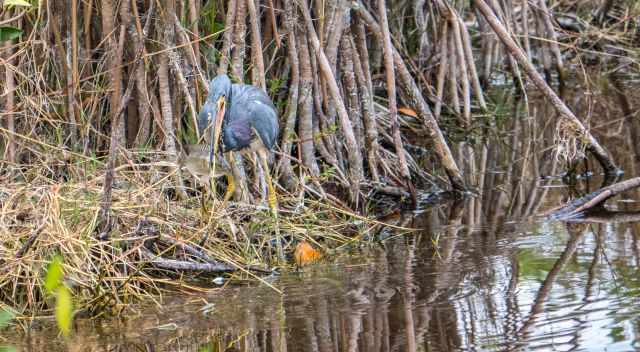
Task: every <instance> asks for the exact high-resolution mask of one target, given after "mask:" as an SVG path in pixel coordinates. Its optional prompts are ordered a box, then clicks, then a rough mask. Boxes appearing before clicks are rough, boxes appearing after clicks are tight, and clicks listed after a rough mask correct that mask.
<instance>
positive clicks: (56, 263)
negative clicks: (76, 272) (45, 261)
mask: <svg viewBox="0 0 640 352" xmlns="http://www.w3.org/2000/svg"><path fill="white" fill-rule="evenodd" d="M62 275H63V272H62V258H61V257H60V256H58V255H56V256H55V257H53V260H52V261H51V263H49V265H48V266H47V273H46V274H45V278H44V287H45V289H46V290H47V293H48V294H53V292H54V291H55V290H56V288H58V286H60V283H61V282H62Z"/></svg>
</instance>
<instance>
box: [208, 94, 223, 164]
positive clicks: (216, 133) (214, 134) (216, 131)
mask: <svg viewBox="0 0 640 352" xmlns="http://www.w3.org/2000/svg"><path fill="white" fill-rule="evenodd" d="M216 105H217V106H216V107H217V109H216V110H217V112H216V120H215V125H214V128H212V129H211V142H212V143H213V144H212V148H211V151H210V154H209V167H212V165H213V160H214V158H215V155H216V154H217V153H218V142H219V141H220V132H221V130H222V120H223V119H224V114H225V109H226V101H225V97H220V98H219V99H218V101H217V102H216Z"/></svg>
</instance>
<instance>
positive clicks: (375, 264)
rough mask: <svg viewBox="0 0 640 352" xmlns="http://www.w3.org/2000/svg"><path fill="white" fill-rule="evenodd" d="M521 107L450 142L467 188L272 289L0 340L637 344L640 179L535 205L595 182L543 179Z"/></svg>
mask: <svg viewBox="0 0 640 352" xmlns="http://www.w3.org/2000/svg"><path fill="white" fill-rule="evenodd" d="M621 84H622V83H619V82H615V83H612V87H614V88H615V89H614V91H616V90H618V91H619V90H620V89H621V87H623V86H621ZM597 93H598V92H592V94H591V95H589V96H585V95H582V94H581V93H580V94H577V93H576V96H575V97H571V96H569V97H566V98H567V100H568V101H571V102H573V104H572V105H573V108H574V109H575V110H576V111H577V112H578V114H579V115H580V116H594V120H593V121H592V125H596V126H599V127H598V129H597V136H598V138H600V140H601V142H602V143H603V144H604V145H606V146H608V147H609V148H610V150H611V152H612V153H613V154H614V158H615V159H616V160H617V161H618V162H620V163H621V165H622V166H623V168H624V169H625V170H626V172H627V174H628V175H630V176H636V175H637V173H636V170H637V169H636V164H635V160H637V158H638V153H637V152H636V149H637V146H638V143H636V142H635V141H637V140H638V139H636V138H635V137H634V136H635V133H636V132H637V133H638V135H640V132H638V131H640V130H638V128H636V126H634V124H636V122H634V121H636V120H637V117H638V116H637V114H638V113H637V112H635V113H634V112H633V111H634V107H635V109H637V107H638V106H640V104H639V103H638V101H637V100H638V97H633V96H631V95H628V94H626V95H623V98H621V97H620V94H617V93H616V95H615V97H616V99H618V102H619V103H618V104H612V103H611V99H607V98H606V97H604V98H603V96H600V98H599V99H598V94H597ZM568 94H570V92H569V93H568ZM529 99H530V100H532V99H535V97H533V96H530V97H529ZM634 99H635V100H634ZM530 106H531V108H530V109H529V111H527V109H526V107H525V106H524V105H522V104H515V107H514V109H513V111H511V112H509V114H512V115H513V116H517V118H508V119H503V120H502V121H499V123H498V125H497V126H496V129H497V131H499V132H498V133H497V138H496V136H493V137H491V136H486V140H487V141H488V140H491V142H481V143H478V144H477V145H475V146H473V148H472V147H471V146H470V145H468V144H467V145H464V144H463V145H461V146H459V148H457V152H458V160H464V162H463V169H464V171H465V174H466V175H467V177H468V180H467V181H468V182H470V183H472V184H475V185H477V186H478V197H475V198H470V199H467V200H464V201H462V202H449V203H446V204H440V205H438V206H435V207H432V208H429V209H428V210H426V211H424V212H423V213H420V214H417V215H416V214H399V215H397V217H396V218H395V219H388V220H389V221H392V222H394V223H396V224H399V225H403V226H410V227H416V228H420V229H424V230H422V231H420V232H418V233H415V234H411V235H406V236H396V237H392V238H389V239H387V240H385V241H383V242H382V243H381V244H375V245H372V246H370V247H368V248H364V249H358V250H355V249H354V253H353V255H346V254H345V255H343V256H341V257H340V258H339V259H338V260H337V262H333V263H330V264H329V263H325V264H320V265H318V266H315V267H310V268H308V269H305V270H304V271H303V272H297V273H287V274H284V275H283V276H282V277H280V278H278V279H277V280H276V281H275V282H274V283H273V284H274V285H275V286H277V287H278V288H279V289H280V290H282V292H283V294H282V295H280V294H278V293H276V292H275V291H273V290H272V289H270V288H269V287H266V286H260V285H258V286H252V287H232V288H226V289H224V290H221V291H220V292H215V293H212V294H205V293H201V294H193V295H191V296H187V297H172V298H168V297H167V298H165V300H164V301H163V304H162V306H160V307H157V306H153V307H138V308H136V309H133V310H132V311H131V312H128V313H127V315H126V316H123V317H121V318H120V319H111V320H97V321H93V320H78V321H77V326H76V327H75V328H76V329H75V330H76V331H77V333H76V335H75V336H74V337H73V338H72V339H71V340H70V341H67V342H65V341H63V340H62V339H60V338H58V337H57V336H56V334H57V332H56V330H55V327H54V326H53V325H52V324H47V323H44V324H39V326H33V327H31V328H30V329H29V330H26V332H24V331H23V332H21V333H15V332H14V333H12V335H11V337H10V338H8V339H7V340H6V341H2V343H5V342H6V343H11V344H15V345H18V347H19V348H20V349H22V350H25V351H40V350H51V351H54V350H67V349H70V350H82V351H289V352H291V351H313V352H315V351H319V352H327V351H380V352H387V351H459V350H483V351H484V350H495V351H504V350H558V351H568V350H591V351H602V350H604V349H605V348H607V349H608V350H620V351H626V350H637V349H640V305H638V304H637V302H639V301H640V275H639V274H638V268H639V267H640V241H639V236H640V222H638V220H639V218H640V216H638V214H637V212H635V211H637V210H638V206H637V204H638V203H637V202H635V201H633V200H638V199H640V193H639V191H637V190H636V191H632V192H629V193H628V194H625V195H622V196H619V197H617V198H615V199H612V200H610V201H609V205H610V207H609V209H608V210H603V211H602V212H600V213H594V214H591V215H590V217H589V218H588V219H583V220H581V221H576V222H572V223H562V222H552V221H545V220H540V219H536V218H535V217H533V216H534V215H536V214H539V213H541V212H544V211H546V210H548V209H550V208H552V207H555V206H558V205H560V204H563V203H564V202H567V201H568V200H570V199H572V198H573V197H577V196H580V195H583V194H585V193H587V192H590V191H593V190H595V189H596V188H597V187H599V186H600V185H601V183H602V181H603V180H602V178H599V177H598V175H597V173H598V172H597V169H596V176H594V177H593V178H586V179H579V180H574V181H573V182H571V187H566V186H565V185H564V183H563V181H562V179H561V178H559V177H544V176H554V175H556V174H557V173H558V172H559V170H562V169H564V167H565V166H564V165H561V164H559V163H560V162H559V161H558V159H556V158H555V157H554V155H553V150H552V148H551V146H552V145H553V136H554V129H555V126H554V125H553V121H554V119H552V117H553V116H554V114H555V113H554V111H552V109H551V107H550V106H548V104H530ZM634 114H635V115H634ZM596 115H598V116H601V117H605V118H606V117H607V116H619V117H622V118H620V119H619V120H614V119H612V120H611V121H613V123H611V122H607V120H605V119H602V121H600V120H601V119H596V118H595V116H596ZM490 138H493V139H490ZM589 163H590V164H591V165H590V166H593V165H595V163H592V162H589ZM576 167H577V169H578V172H579V173H580V172H582V171H584V168H585V165H582V164H580V165H576ZM612 211H615V213H614V214H612ZM6 336H8V335H5V337H6Z"/></svg>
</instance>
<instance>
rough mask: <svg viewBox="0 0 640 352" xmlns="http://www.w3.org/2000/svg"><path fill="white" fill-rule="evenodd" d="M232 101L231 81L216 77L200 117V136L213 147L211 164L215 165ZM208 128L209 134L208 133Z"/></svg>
mask: <svg viewBox="0 0 640 352" xmlns="http://www.w3.org/2000/svg"><path fill="white" fill-rule="evenodd" d="M230 99H231V80H230V79H229V77H227V75H218V76H216V77H215V78H214V79H213V80H211V83H210V84H209V95H208V96H207V100H206V101H205V103H204V106H203V107H202V111H201V112H200V116H199V117H198V129H199V130H200V134H201V135H204V137H205V141H206V142H207V143H209V144H210V145H211V146H212V148H211V155H210V158H209V163H210V164H212V163H213V156H214V154H215V153H217V152H218V141H219V140H220V133H221V131H222V125H223V121H224V119H225V116H226V115H227V108H228V105H229V103H230ZM207 128H208V129H209V131H208V132H209V133H206V132H207Z"/></svg>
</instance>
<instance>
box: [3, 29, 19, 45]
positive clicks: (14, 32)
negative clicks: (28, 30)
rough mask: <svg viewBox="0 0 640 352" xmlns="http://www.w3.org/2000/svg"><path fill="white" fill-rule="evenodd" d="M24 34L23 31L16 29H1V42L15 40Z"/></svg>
mask: <svg viewBox="0 0 640 352" xmlns="http://www.w3.org/2000/svg"><path fill="white" fill-rule="evenodd" d="M21 34H22V29H20V28H16V27H0V42H4V41H7V40H13V39H16V38H18V37H20V35H21Z"/></svg>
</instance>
